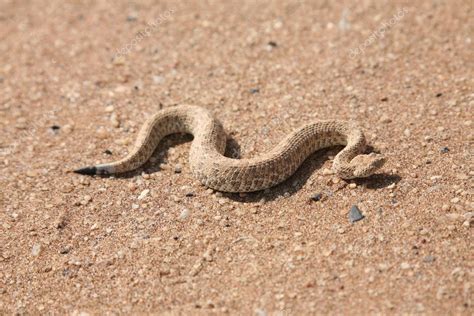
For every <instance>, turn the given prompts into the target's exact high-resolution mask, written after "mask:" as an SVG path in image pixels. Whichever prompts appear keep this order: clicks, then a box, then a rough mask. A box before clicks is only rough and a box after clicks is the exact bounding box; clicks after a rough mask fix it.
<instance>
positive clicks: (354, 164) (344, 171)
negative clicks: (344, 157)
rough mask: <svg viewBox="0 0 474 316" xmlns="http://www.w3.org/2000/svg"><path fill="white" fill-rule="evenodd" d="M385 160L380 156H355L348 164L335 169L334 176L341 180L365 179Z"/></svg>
mask: <svg viewBox="0 0 474 316" xmlns="http://www.w3.org/2000/svg"><path fill="white" fill-rule="evenodd" d="M385 161H386V159H385V157H384V156H382V155H380V154H375V153H370V154H368V155H357V156H355V157H354V158H353V159H352V160H351V161H350V162H349V163H345V164H340V165H338V166H337V167H336V169H335V171H336V174H337V175H338V176H339V177H341V178H342V179H355V178H366V177H370V176H371V175H373V174H374V173H375V172H377V170H379V169H380V168H381V167H382V166H383V164H384V163H385Z"/></svg>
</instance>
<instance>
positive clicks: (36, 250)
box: [31, 244, 41, 257]
mask: <svg viewBox="0 0 474 316" xmlns="http://www.w3.org/2000/svg"><path fill="white" fill-rule="evenodd" d="M40 253H41V245H40V244H34V245H33V248H32V249H31V254H32V255H33V257H37V256H39V254H40Z"/></svg>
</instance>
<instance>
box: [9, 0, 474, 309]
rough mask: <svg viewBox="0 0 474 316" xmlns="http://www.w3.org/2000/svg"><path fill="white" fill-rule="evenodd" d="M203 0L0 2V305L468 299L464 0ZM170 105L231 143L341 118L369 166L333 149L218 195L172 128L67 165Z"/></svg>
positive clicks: (331, 305) (346, 305)
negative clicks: (286, 172)
mask: <svg viewBox="0 0 474 316" xmlns="http://www.w3.org/2000/svg"><path fill="white" fill-rule="evenodd" d="M119 2H120V3H119ZM218 2H219V3H215V2H212V3H206V2H204V1H202V2H201V1H199V2H198V1H194V2H192V3H189V2H187V3H186V4H185V3H175V2H172V1H170V2H168V3H166V2H164V1H134V2H130V1H24V0H10V1H7V0H1V1H0V129H1V134H0V135H1V138H0V145H1V148H0V149H1V150H0V168H1V173H0V187H1V196H0V199H1V200H0V314H16V313H19V314H40V313H46V312H52V313H55V314H56V313H59V314H63V313H66V314H73V315H87V314H91V315H94V314H101V313H104V312H109V313H113V314H115V313H119V314H128V313H132V312H133V313H150V312H153V313H171V314H180V313H182V314H208V313H215V314H221V313H230V314H238V313H243V314H255V315H272V314H283V315H296V314H325V313H334V314H362V313H370V314H377V313H383V314H399V313H410V314H416V313H421V314H433V315H434V314H438V315H441V314H450V315H460V314H462V315H472V313H473V305H472V304H473V301H472V299H473V296H472V291H473V290H472V274H473V262H474V255H473V247H472V226H473V225H472V224H473V218H472V216H473V213H472V211H473V200H472V192H473V191H472V178H473V176H474V169H473V166H472V151H473V148H472V141H473V132H472V130H473V127H472V119H473V115H472V114H473V110H472V107H473V104H474V94H473V86H474V82H473V74H474V73H473V66H474V65H473V63H474V62H473V55H472V52H473V43H472V41H473V29H474V27H473V15H474V14H473V7H472V2H471V1H469V0H466V1H416V2H415V1H406V2H401V1H397V2H391V1H390V2H389V1H375V0H374V1H357V4H356V3H355V2H349V1H343V2H339V1H338V3H337V4H336V1H271V2H270V1H259V2H257V3H255V2H254V1H244V2H241V1H218ZM182 103H192V104H197V105H200V106H203V107H206V108H208V109H210V110H211V111H213V112H214V113H215V115H216V117H218V118H219V119H220V120H221V121H222V123H223V124H224V126H225V128H226V131H227V133H228V134H229V136H231V137H232V138H233V141H232V142H230V146H231V148H230V150H229V151H228V154H229V155H231V156H234V157H237V156H243V157H251V156H253V155H258V153H261V152H263V151H265V150H268V149H270V148H271V147H272V146H274V145H275V144H277V143H278V142H279V140H281V138H282V137H284V136H285V135H286V134H287V133H288V132H290V131H292V130H293V129H295V128H297V127H299V126H301V125H302V124H304V123H306V122H309V121H311V120H315V119H327V118H340V119H354V120H357V121H358V122H360V124H361V125H362V126H363V128H364V130H365V131H366V135H367V138H368V140H369V143H370V145H371V146H373V148H374V149H375V150H377V151H380V152H382V153H384V154H385V155H386V156H387V157H388V163H387V164H386V166H385V167H384V168H383V170H382V172H381V174H378V175H376V176H374V177H372V178H370V179H366V180H360V181H355V182H354V181H353V182H344V181H340V180H339V179H337V178H335V176H334V175H332V174H331V172H330V167H331V159H332V157H333V156H334V155H335V154H336V153H337V150H339V149H338V148H335V149H332V150H327V151H321V152H318V153H315V154H314V155H313V156H311V157H310V158H309V159H308V160H307V161H306V162H305V163H304V164H303V166H302V167H301V168H300V170H298V172H297V173H296V174H295V175H294V176H293V177H291V178H290V179H289V180H288V181H286V182H285V183H283V184H281V185H279V186H277V187H275V188H273V189H270V190H267V191H265V192H258V193H254V194H248V195H245V196H241V195H236V194H221V193H218V192H213V191H212V190H209V189H206V188H205V187H203V186H201V185H200V184H199V183H198V182H197V181H196V180H195V179H193V177H192V175H191V172H190V170H189V165H188V162H187V159H188V151H189V147H190V142H189V141H190V140H191V138H190V137H186V136H182V135H181V136H179V135H178V136H174V137H169V138H168V139H167V140H166V141H164V142H163V144H162V145H160V147H159V148H158V150H157V152H156V154H155V155H154V157H153V158H152V162H150V163H148V164H147V165H146V166H144V167H143V168H141V169H140V170H138V171H137V172H134V173H131V174H128V175H125V176H122V177H116V178H113V177H112V178H90V177H84V176H79V175H75V174H70V173H67V170H69V169H71V168H75V167H79V166H83V165H88V164H91V163H95V162H105V161H110V160H114V159H117V158H119V157H123V156H124V155H125V154H126V153H127V150H128V149H129V148H130V145H131V144H132V143H133V140H134V138H135V136H136V133H137V130H138V128H139V127H140V125H141V123H142V122H143V120H145V119H146V118H147V117H148V116H149V115H151V114H152V113H154V112H156V111H157V110H159V109H160V108H162V107H170V106H173V105H176V104H182ZM237 144H238V145H237ZM177 169H181V172H180V173H177V172H176V171H179V170H177ZM318 193H320V194H321V197H322V199H321V200H320V201H312V200H311V197H312V196H314V195H316V194H318ZM352 205H357V206H358V207H359V208H360V210H361V211H362V213H363V214H364V216H365V218H364V219H362V220H360V221H358V222H355V223H351V222H350V221H349V219H348V212H349V209H350V208H351V206H352Z"/></svg>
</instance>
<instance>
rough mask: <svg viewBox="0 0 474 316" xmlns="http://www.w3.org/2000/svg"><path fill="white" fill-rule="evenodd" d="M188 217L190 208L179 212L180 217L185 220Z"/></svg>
mask: <svg viewBox="0 0 474 316" xmlns="http://www.w3.org/2000/svg"><path fill="white" fill-rule="evenodd" d="M188 217H189V210H188V209H186V208H185V209H183V210H182V211H181V214H179V219H180V220H185V219H186V218H188Z"/></svg>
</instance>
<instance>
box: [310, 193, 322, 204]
mask: <svg viewBox="0 0 474 316" xmlns="http://www.w3.org/2000/svg"><path fill="white" fill-rule="evenodd" d="M322 197H323V195H322V194H321V193H316V194H314V195H313V196H311V200H312V201H315V202H318V201H320V200H321V198H322Z"/></svg>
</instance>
